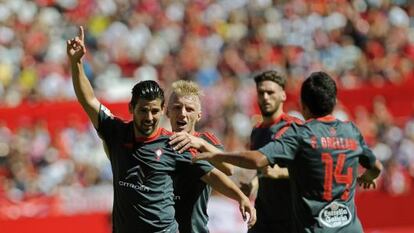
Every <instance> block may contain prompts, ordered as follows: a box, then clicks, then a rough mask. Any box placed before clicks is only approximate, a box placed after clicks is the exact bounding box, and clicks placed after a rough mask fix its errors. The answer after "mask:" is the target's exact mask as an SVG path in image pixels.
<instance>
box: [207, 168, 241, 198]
mask: <svg viewBox="0 0 414 233" xmlns="http://www.w3.org/2000/svg"><path fill="white" fill-rule="evenodd" d="M202 180H203V181H204V182H205V183H207V184H209V185H210V186H211V187H212V188H213V189H215V190H217V191H218V192H220V193H221V194H223V195H225V196H226V197H228V198H230V199H233V200H235V201H237V202H240V201H242V200H243V199H248V198H247V197H246V196H245V195H244V194H243V192H242V191H241V190H240V189H239V188H238V187H237V185H236V184H234V183H233V181H231V180H230V178H228V177H227V176H226V175H225V174H224V173H222V172H221V171H219V170H217V169H213V170H212V171H211V172H209V173H208V174H206V175H204V176H203V177H202Z"/></svg>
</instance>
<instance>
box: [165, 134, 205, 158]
mask: <svg viewBox="0 0 414 233" xmlns="http://www.w3.org/2000/svg"><path fill="white" fill-rule="evenodd" d="M203 143H204V140H203V139H202V138H199V137H195V136H193V135H191V134H189V133H187V132H178V133H175V134H174V135H172V136H171V137H170V142H169V144H170V145H172V146H173V149H174V150H176V151H178V153H183V152H184V151H186V150H188V149H189V148H195V149H197V150H199V149H200V148H201V147H202V146H203Z"/></svg>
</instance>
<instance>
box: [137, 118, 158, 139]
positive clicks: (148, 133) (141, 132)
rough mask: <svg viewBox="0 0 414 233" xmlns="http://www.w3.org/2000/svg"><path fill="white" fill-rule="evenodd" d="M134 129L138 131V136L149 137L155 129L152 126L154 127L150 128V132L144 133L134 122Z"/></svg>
mask: <svg viewBox="0 0 414 233" xmlns="http://www.w3.org/2000/svg"><path fill="white" fill-rule="evenodd" d="M134 127H135V128H136V129H137V130H138V132H139V133H140V134H142V135H144V136H150V135H151V134H152V133H154V131H155V129H156V127H155V126H154V127H152V130H151V131H150V132H149V131H144V130H143V129H142V128H140V127H138V124H137V123H135V121H134Z"/></svg>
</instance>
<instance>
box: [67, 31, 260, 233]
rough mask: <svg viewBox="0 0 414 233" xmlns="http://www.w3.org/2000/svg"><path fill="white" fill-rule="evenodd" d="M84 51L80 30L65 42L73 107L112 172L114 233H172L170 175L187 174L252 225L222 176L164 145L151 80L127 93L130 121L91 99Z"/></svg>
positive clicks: (239, 196) (159, 97)
mask: <svg viewBox="0 0 414 233" xmlns="http://www.w3.org/2000/svg"><path fill="white" fill-rule="evenodd" d="M85 53H86V47H85V45H84V31H83V28H82V27H80V32H79V35H78V36H77V37H75V38H73V39H71V40H68V41H67V54H68V57H69V60H70V62H71V70H72V81H73V86H74V89H75V93H76V96H77V98H78V101H79V103H80V104H81V105H82V107H83V109H84V110H85V112H86V113H87V115H88V117H89V119H90V120H91V121H92V123H93V125H94V127H95V128H96V129H97V131H98V133H99V135H100V137H101V138H102V139H103V141H104V145H105V149H106V152H107V154H108V157H109V159H110V161H111V166H112V172H113V187H114V204H113V216H112V220H113V232H114V233H129V232H140V233H161V232H163V233H165V232H169V233H176V232H177V231H178V224H177V222H176V221H175V219H174V212H175V211H174V194H173V176H174V175H175V174H177V173H179V172H181V171H186V172H187V171H190V174H191V175H192V176H194V177H198V178H199V179H202V180H203V181H205V182H206V183H208V184H210V185H214V186H217V187H215V188H216V189H218V190H219V191H221V192H223V193H225V194H227V196H230V197H232V198H233V199H235V200H238V201H239V205H240V210H241V212H242V214H243V217H245V216H246V213H245V212H248V213H249V215H250V219H249V222H248V224H249V226H251V225H252V224H254V222H255V209H254V208H253V207H251V205H250V203H249V200H248V198H247V197H246V196H244V195H243V193H242V192H241V191H240V190H239V189H238V188H237V186H236V185H235V184H234V183H232V182H231V180H230V179H229V178H228V177H227V176H226V175H225V174H223V173H222V172H220V171H218V170H217V169H215V168H214V167H212V166H211V165H210V164H208V163H197V164H194V165H191V157H192V155H191V154H190V153H189V152H185V153H182V154H179V153H178V152H176V151H175V150H174V149H173V148H172V147H171V146H170V145H169V144H168V143H169V137H170V136H171V135H172V133H170V132H168V131H167V130H165V129H163V128H160V127H159V121H160V118H161V117H162V114H163V110H164V108H163V107H164V92H163V90H162V89H161V88H160V87H159V86H158V84H157V83H156V82H155V81H143V82H139V83H137V84H136V85H135V86H134V87H133V89H132V98H131V101H130V103H129V111H130V112H131V114H132V115H133V120H132V121H131V122H124V121H122V120H120V119H119V118H116V117H115V116H114V115H112V113H111V112H110V111H109V110H108V109H107V108H105V107H104V106H103V105H102V104H101V103H100V102H99V101H98V99H97V98H96V97H95V95H94V93H93V89H92V87H91V84H90V83H89V81H88V79H87V77H86V75H85V73H84V71H83V64H82V57H83V56H84V54H85Z"/></svg>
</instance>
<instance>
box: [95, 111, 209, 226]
mask: <svg viewBox="0 0 414 233" xmlns="http://www.w3.org/2000/svg"><path fill="white" fill-rule="evenodd" d="M97 131H98V133H99V135H100V136H101V138H102V139H103V141H104V143H105V145H106V149H107V153H108V156H109V159H110V161H111V166H112V172H113V187H114V203H113V212H112V220H113V232H114V233H133V232H134V233H135V232H136V233H158V232H159V233H161V232H163V233H166V232H168V233H176V232H177V231H178V224H177V222H176V221H175V219H174V215H175V211H174V194H173V179H174V176H175V174H177V173H179V172H180V171H186V172H189V173H190V174H191V175H192V176H193V177H201V176H203V175H204V174H206V173H207V172H209V171H211V170H212V169H213V167H212V166H211V165H210V164H209V163H197V164H192V162H191V158H192V155H191V154H190V153H189V152H186V153H183V154H179V153H177V152H176V151H174V150H173V149H172V147H171V146H170V145H169V144H168V142H169V137H170V136H171V135H172V133H170V132H168V131H167V130H165V129H162V128H160V129H158V130H157V132H155V133H154V135H153V136H151V137H149V138H136V137H135V136H134V125H133V122H123V121H122V120H120V119H118V118H116V117H113V116H112V114H111V113H110V112H109V110H107V109H106V108H105V107H104V106H102V105H101V108H100V112H99V127H98V129H97Z"/></svg>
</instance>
